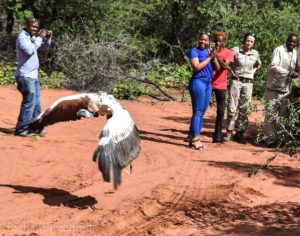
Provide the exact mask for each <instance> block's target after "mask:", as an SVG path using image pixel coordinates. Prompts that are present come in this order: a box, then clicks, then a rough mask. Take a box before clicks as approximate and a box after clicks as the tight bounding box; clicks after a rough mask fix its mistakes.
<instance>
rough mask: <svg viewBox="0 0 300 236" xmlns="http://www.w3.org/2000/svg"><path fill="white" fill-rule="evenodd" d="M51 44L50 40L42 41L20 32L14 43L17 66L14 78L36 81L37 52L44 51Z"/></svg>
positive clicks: (39, 38)
mask: <svg viewBox="0 0 300 236" xmlns="http://www.w3.org/2000/svg"><path fill="white" fill-rule="evenodd" d="M50 44H51V38H46V39H45V40H43V39H42V38H41V37H39V36H32V37H31V36H30V34H29V33H27V32H26V31H25V30H22V31H21V32H20V33H19V35H18V38H17V41H16V53H17V60H18V65H17V69H16V72H15V76H24V77H28V78H33V79H38V70H39V66H40V63H39V57H38V50H39V49H41V50H46V49H48V48H49V46H50Z"/></svg>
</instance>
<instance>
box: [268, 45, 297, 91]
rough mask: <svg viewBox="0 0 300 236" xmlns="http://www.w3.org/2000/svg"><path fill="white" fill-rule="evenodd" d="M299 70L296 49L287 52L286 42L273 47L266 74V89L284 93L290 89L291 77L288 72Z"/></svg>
mask: <svg viewBox="0 0 300 236" xmlns="http://www.w3.org/2000/svg"><path fill="white" fill-rule="evenodd" d="M295 69H296V70H299V65H298V62H297V51H296V49H293V51H292V52H289V51H288V50H287V48H286V44H283V45H281V46H279V47H277V48H275V50H274V52H273V54H272V59H271V64H270V65H269V69H268V74H267V85H266V87H267V89H270V90H274V91H279V92H282V93H286V92H289V91H290V89H291V88H290V87H291V79H290V78H289V76H288V74H289V73H290V72H292V71H294V70H295Z"/></svg>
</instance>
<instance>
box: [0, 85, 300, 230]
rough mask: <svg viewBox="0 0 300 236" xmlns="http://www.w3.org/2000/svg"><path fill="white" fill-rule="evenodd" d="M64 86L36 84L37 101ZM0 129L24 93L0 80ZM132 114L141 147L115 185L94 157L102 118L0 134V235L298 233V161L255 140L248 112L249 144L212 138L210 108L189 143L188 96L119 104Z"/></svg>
mask: <svg viewBox="0 0 300 236" xmlns="http://www.w3.org/2000/svg"><path fill="white" fill-rule="evenodd" d="M74 93H76V92H75V91H67V90H45V91H42V99H43V108H44V109H45V108H47V107H48V106H49V105H50V104H51V103H52V102H54V101H55V100H56V99H57V98H59V97H61V96H66V95H70V94H74ZM0 101H1V103H0V109H1V113H0V127H1V128H10V127H14V125H15V122H16V119H17V115H18V112H19V106H20V101H21V96H20V94H19V93H18V91H17V90H16V89H15V88H14V87H0ZM121 103H122V105H123V106H124V107H125V108H126V109H127V110H128V111H129V112H130V113H131V115H132V117H133V119H134V120H135V121H136V124H137V126H138V128H139V129H140V135H141V140H142V143H141V146H142V151H141V154H140V155H139V157H138V158H137V159H136V160H135V161H134V162H133V173H132V174H129V173H128V169H124V170H123V173H122V176H123V183H122V185H121V187H120V188H119V189H118V190H116V191H115V190H114V189H113V185H112V183H104V182H103V180H102V178H101V175H100V173H99V171H98V169H97V165H96V164H95V163H94V162H92V154H93V152H94V149H95V148H96V146H97V143H98V136H99V133H100V131H101V128H102V127H103V125H104V122H105V119H104V118H93V119H82V120H80V121H74V122H65V123H59V124H56V125H53V126H49V127H47V128H46V130H47V132H48V135H47V137H44V138H31V139H30V138H22V137H16V136H13V135H11V134H6V133H0V138H1V141H0V150H1V154H0V166H1V177H0V190H1V195H0V234H1V235H300V194H299V193H300V191H299V187H300V162H299V158H289V157H288V156H286V155H284V154H280V155H279V157H278V158H276V160H275V161H274V162H273V163H272V168H271V169H269V170H264V171H260V172H259V173H258V174H257V175H256V176H254V177H251V178H248V177H247V173H248V171H249V170H250V168H251V167H253V166H254V165H256V164H261V163H263V162H264V161H265V159H266V158H268V157H270V156H271V155H273V154H274V152H273V151H272V150H271V149H267V148H264V147H259V146H256V145H255V144H254V143H253V142H252V141H251V140H252V137H253V133H254V132H255V125H254V123H255V119H256V118H255V117H258V119H261V115H257V114H252V116H251V119H250V121H251V122H250V127H249V131H248V133H247V138H248V140H249V141H250V143H248V144H246V145H242V144H238V143H235V142H229V143H227V144H213V143H211V135H212V132H213V128H214V119H215V109H214V108H209V110H208V112H207V114H206V117H205V118H206V119H205V124H204V129H203V135H202V137H201V139H202V141H203V143H204V144H205V145H206V146H207V149H206V150H202V151H196V150H192V149H189V148H188V147H187V143H185V142H183V139H184V138H185V137H186V135H187V130H188V126H189V120H190V115H191V107H190V104H189V102H185V103H181V102H157V101H155V100H149V99H146V98H143V101H141V100H139V101H121Z"/></svg>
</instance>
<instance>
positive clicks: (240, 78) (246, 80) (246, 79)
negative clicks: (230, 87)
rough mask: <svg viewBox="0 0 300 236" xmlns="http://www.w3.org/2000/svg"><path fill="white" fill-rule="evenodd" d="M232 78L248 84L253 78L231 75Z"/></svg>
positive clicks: (251, 82)
mask: <svg viewBox="0 0 300 236" xmlns="http://www.w3.org/2000/svg"><path fill="white" fill-rule="evenodd" d="M232 79H233V80H237V81H240V82H242V83H249V84H253V79H249V78H244V77H233V78H232Z"/></svg>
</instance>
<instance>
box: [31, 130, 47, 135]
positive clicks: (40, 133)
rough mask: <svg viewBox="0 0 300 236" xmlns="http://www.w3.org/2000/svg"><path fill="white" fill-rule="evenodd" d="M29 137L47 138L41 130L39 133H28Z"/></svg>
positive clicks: (45, 133)
mask: <svg viewBox="0 0 300 236" xmlns="http://www.w3.org/2000/svg"><path fill="white" fill-rule="evenodd" d="M29 135H30V136H39V137H46V136H47V132H46V131H44V130H42V131H40V132H29Z"/></svg>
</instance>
